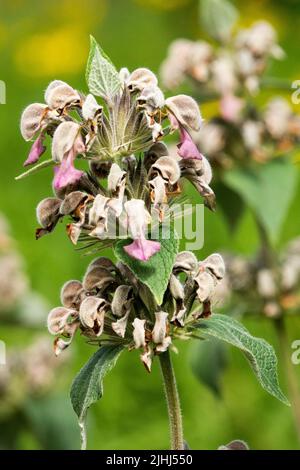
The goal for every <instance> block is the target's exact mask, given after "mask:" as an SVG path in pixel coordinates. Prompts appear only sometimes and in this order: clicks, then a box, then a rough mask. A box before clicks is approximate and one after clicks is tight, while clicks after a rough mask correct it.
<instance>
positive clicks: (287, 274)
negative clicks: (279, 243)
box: [222, 238, 300, 318]
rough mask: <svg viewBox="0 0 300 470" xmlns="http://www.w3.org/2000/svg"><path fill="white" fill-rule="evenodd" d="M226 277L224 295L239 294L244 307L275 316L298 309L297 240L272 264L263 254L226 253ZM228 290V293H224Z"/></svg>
mask: <svg viewBox="0 0 300 470" xmlns="http://www.w3.org/2000/svg"><path fill="white" fill-rule="evenodd" d="M224 258H225V260H226V276H225V278H224V281H223V286H222V289H223V296H222V298H223V299H224V298H226V297H227V301H229V300H230V297H231V296H238V298H239V305H242V304H244V306H245V310H247V311H248V310H249V306H251V307H250V308H251V311H252V312H256V313H261V312H263V313H264V314H265V315H266V316H267V317H270V318H278V317H280V316H281V315H282V314H283V313H284V312H289V313H293V312H297V310H298V309H299V305H300V294H299V292H300V239H299V238H296V239H294V240H292V241H291V242H290V243H289V244H288V245H287V247H286V249H285V250H284V251H283V252H282V253H281V254H280V256H279V258H278V261H277V262H276V263H275V264H274V266H272V267H270V266H267V265H266V262H265V260H264V256H263V254H262V253H261V254H259V255H258V256H257V257H256V258H255V259H252V260H251V259H248V258H245V257H243V256H241V255H239V256H237V255H232V254H225V255H224ZM226 291H227V295H226Z"/></svg>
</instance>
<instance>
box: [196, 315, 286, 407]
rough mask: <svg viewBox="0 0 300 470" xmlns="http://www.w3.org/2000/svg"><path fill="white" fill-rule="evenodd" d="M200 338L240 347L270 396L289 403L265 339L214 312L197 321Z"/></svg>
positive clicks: (270, 347)
mask: <svg viewBox="0 0 300 470" xmlns="http://www.w3.org/2000/svg"><path fill="white" fill-rule="evenodd" d="M192 328H194V329H197V330H198V332H199V333H200V335H201V337H204V338H217V339H219V340H222V341H225V342H226V343H229V344H231V345H233V346H236V347H237V348H239V349H240V350H241V351H242V352H243V353H244V354H245V356H246V358H247V359H248V361H249V363H250V365H251V367H252V369H253V371H254V373H255V375H256V377H257V379H258V381H259V383H260V384H261V386H262V387H263V388H264V389H265V390H266V391H267V392H268V393H270V394H271V395H273V396H274V397H275V398H277V399H278V400H280V401H282V402H283V403H284V404H285V405H289V401H288V399H287V398H286V397H285V395H284V394H283V393H282V391H281V390H280V387H279V383H278V376H277V357H276V354H275V351H274V349H273V347H272V346H271V345H270V344H268V343H267V342H266V341H265V340H264V339H261V338H255V337H254V336H252V335H251V334H250V333H249V331H248V330H247V329H246V328H245V327H244V326H243V325H241V323H239V322H238V321H237V320H235V319H234V318H231V317H229V316H227V315H219V314H213V315H211V317H209V318H208V319H202V320H199V321H198V322H197V324H194V325H193V326H192Z"/></svg>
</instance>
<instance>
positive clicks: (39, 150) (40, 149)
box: [23, 134, 46, 166]
mask: <svg viewBox="0 0 300 470" xmlns="http://www.w3.org/2000/svg"><path fill="white" fill-rule="evenodd" d="M44 139H45V136H44V134H40V136H39V137H38V138H37V139H36V141H35V142H34V143H33V145H32V147H31V149H30V152H29V155H28V157H27V160H26V161H25V162H24V164H23V165H24V166H27V165H32V164H33V163H36V162H37V161H38V159H39V158H40V156H41V155H43V153H44V152H45V150H46V147H45V146H44V145H43V141H44Z"/></svg>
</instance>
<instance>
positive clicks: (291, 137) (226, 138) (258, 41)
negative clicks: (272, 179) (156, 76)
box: [161, 21, 300, 170]
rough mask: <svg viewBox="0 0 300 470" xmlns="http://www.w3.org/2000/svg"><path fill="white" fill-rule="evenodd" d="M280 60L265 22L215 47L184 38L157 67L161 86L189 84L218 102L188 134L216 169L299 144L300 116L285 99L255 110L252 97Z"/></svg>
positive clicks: (265, 158) (274, 38) (264, 158)
mask: <svg viewBox="0 0 300 470" xmlns="http://www.w3.org/2000/svg"><path fill="white" fill-rule="evenodd" d="M283 56H284V54H283V51H282V49H281V48H280V47H279V46H278V44H277V36H276V32H275V30H274V29H273V27H272V26H271V25H270V24H269V23H267V22H266V21H258V22H256V23H254V24H253V25H252V26H251V27H250V28H249V29H245V30H244V29H242V30H239V31H238V33H237V35H236V37H233V36H231V39H229V41H228V42H224V43H223V44H222V46H221V47H219V48H216V47H213V46H212V45H210V44H208V43H206V42H204V41H196V42H193V41H189V40H185V39H180V40H176V41H174V43H173V44H171V46H170V49H169V54H168V57H167V59H166V60H165V61H164V62H163V64H162V67H161V75H162V80H163V83H164V85H165V86H166V87H167V88H169V89H171V88H173V89H174V88H176V87H177V86H178V85H180V84H181V83H182V82H184V81H185V80H190V81H191V82H192V84H193V85H194V87H195V88H196V90H197V91H196V93H197V94H198V95H199V97H200V98H201V97H202V98H203V99H212V100H213V99H217V100H218V103H219V112H218V113H216V115H215V116H213V117H212V118H211V119H210V120H209V121H207V122H206V123H205V124H204V126H203V127H202V129H201V132H199V133H197V134H192V136H193V139H194V141H195V143H196V144H197V146H198V147H199V148H201V151H202V152H203V153H204V154H205V155H206V156H207V157H208V158H209V160H210V162H211V164H212V165H213V167H214V168H219V167H220V168H222V169H225V170H227V169H229V168H231V167H232V166H233V165H234V164H237V165H239V164H241V163H243V161H244V162H245V163H246V164H247V163H249V162H250V163H251V161H252V162H253V161H255V162H258V163H266V162H267V161H269V160H270V159H272V158H274V156H278V155H282V154H285V153H286V152H288V151H290V150H293V148H294V147H295V145H299V140H300V118H299V115H297V114H296V113H294V112H293V109H292V107H291V106H290V104H289V102H288V101H287V100H285V99H283V98H281V97H275V98H272V99H270V100H269V102H268V103H267V104H266V105H265V106H264V107H263V109H259V107H257V106H256V105H255V104H254V102H253V100H251V99H250V97H251V95H256V94H257V93H258V92H259V90H260V87H261V85H263V84H264V82H263V80H264V74H265V72H266V70H267V65H268V62H269V59H271V58H275V59H280V58H282V57H283ZM249 157H250V158H249Z"/></svg>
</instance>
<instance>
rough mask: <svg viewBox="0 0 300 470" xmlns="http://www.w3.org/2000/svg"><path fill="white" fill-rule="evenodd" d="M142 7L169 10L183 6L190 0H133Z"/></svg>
mask: <svg viewBox="0 0 300 470" xmlns="http://www.w3.org/2000/svg"><path fill="white" fill-rule="evenodd" d="M135 2H136V3H137V4H138V5H140V6H142V7H153V8H157V9H159V10H164V11H170V10H176V9H177V8H180V7H183V6H185V5H187V4H188V3H190V2H191V0H135Z"/></svg>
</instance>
